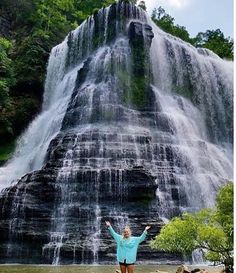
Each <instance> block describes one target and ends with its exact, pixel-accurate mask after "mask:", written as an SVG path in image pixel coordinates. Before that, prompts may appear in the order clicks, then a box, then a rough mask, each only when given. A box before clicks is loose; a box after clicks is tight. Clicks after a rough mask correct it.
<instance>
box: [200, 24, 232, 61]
mask: <svg viewBox="0 0 236 273" xmlns="http://www.w3.org/2000/svg"><path fill="white" fill-rule="evenodd" d="M195 40H196V41H195V46H197V47H204V48H208V49H210V50H212V51H214V52H215V53H216V54H217V55H219V56H220V57H221V58H226V59H233V45H234V43H233V40H232V39H231V38H229V37H228V38H225V36H224V34H223V33H222V31H221V30H220V29H216V30H207V31H206V32H199V33H198V34H197V36H196V38H195Z"/></svg>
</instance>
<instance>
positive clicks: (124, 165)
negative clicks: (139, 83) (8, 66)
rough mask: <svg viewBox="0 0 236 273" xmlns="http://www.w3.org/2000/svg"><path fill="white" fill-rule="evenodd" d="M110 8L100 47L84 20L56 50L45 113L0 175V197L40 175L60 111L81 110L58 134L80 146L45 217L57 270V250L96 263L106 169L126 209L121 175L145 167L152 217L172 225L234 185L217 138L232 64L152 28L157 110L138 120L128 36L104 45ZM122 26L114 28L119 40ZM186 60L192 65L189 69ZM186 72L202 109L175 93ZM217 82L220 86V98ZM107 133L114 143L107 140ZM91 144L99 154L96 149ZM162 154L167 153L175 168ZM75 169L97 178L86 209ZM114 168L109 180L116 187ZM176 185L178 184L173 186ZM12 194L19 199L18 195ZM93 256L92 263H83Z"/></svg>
mask: <svg viewBox="0 0 236 273" xmlns="http://www.w3.org/2000/svg"><path fill="white" fill-rule="evenodd" d="M109 10H110V8H108V9H106V10H105V12H104V14H103V13H102V11H100V13H99V14H100V17H99V20H100V21H101V22H102V21H103V18H102V16H105V18H104V19H105V20H104V22H105V29H104V32H103V33H102V37H103V39H104V40H103V42H102V43H101V47H100V48H98V49H96V50H95V51H93V44H92V38H93V34H94V27H95V26H94V24H95V22H94V18H93V17H90V19H89V20H87V21H86V22H84V23H83V24H82V25H81V26H80V27H79V28H78V29H77V30H75V31H74V32H72V33H71V34H70V35H69V36H68V37H67V38H66V40H65V41H64V42H63V43H62V44H60V45H59V46H57V47H55V48H54V49H53V50H52V53H51V56H50V60H49V64H48V69H47V80H46V83H45V95H44V104H43V107H42V113H41V114H40V115H39V116H38V117H37V118H36V119H35V120H34V121H33V123H32V124H31V125H30V127H29V128H28V129H27V131H26V132H25V134H24V135H23V136H22V137H21V138H20V140H19V144H18V146H17V150H16V153H15V154H14V157H13V159H12V160H11V161H10V162H9V163H8V164H7V165H6V166H5V167H3V168H0V185H1V188H0V189H4V188H6V187H8V186H10V185H11V183H12V182H13V183H16V182H17V179H19V178H20V177H21V176H22V175H24V174H26V173H28V172H31V171H33V170H37V169H40V168H41V167H42V166H43V163H44V159H45V155H46V152H47V149H48V146H49V144H50V142H51V140H52V139H54V138H55V136H56V135H57V134H58V133H59V132H60V131H61V126H62V122H63V118H65V116H66V118H70V115H69V114H68V112H69V111H66V110H68V107H69V109H70V110H71V112H72V113H73V111H74V112H75V110H76V111H77V112H76V115H75V117H76V118H74V119H73V120H70V119H69V122H68V124H67V126H68V127H66V129H65V128H63V129H62V130H63V132H64V131H65V130H68V131H70V130H72V131H73V132H74V134H75V135H76V138H75V139H72V142H73V143H70V144H71V146H70V147H71V148H68V150H67V151H66V153H65V155H64V158H63V164H62V167H61V169H60V170H59V171H58V175H57V179H56V185H57V189H58V192H59V193H60V194H59V196H58V197H57V200H56V202H55V204H54V205H55V207H54V210H53V215H52V217H51V218H52V219H51V224H52V225H51V230H50V231H49V234H50V239H49V240H50V241H49V242H48V243H47V244H45V245H44V246H43V255H44V256H48V257H50V258H51V259H52V263H53V264H59V263H60V253H61V250H62V248H63V246H66V247H71V246H73V248H74V250H73V252H74V256H73V257H74V258H73V259H74V260H73V261H74V262H75V261H76V257H75V256H76V249H77V248H79V247H81V248H82V262H83V263H86V262H91V261H92V262H94V263H97V262H98V261H99V257H98V251H99V248H100V247H101V225H102V223H101V221H102V207H101V205H100V203H99V194H100V193H102V191H101V185H100V175H101V173H102V172H103V171H104V170H105V171H106V172H107V174H108V177H109V181H108V182H109V183H110V184H109V187H110V188H109V190H110V191H112V190H111V189H112V186H113V185H112V183H116V185H115V187H113V189H114V191H115V192H112V193H111V194H113V198H115V200H114V201H115V202H117V204H122V205H123V201H124V200H125V198H126V197H127V192H126V191H125V185H124V183H123V177H124V170H125V169H129V168H132V167H133V166H142V167H144V168H145V169H146V170H149V171H150V173H151V174H153V175H155V176H157V179H156V183H157V184H158V186H159V188H158V190H157V192H156V195H157V200H158V202H159V203H156V204H155V210H156V212H157V215H158V216H157V217H161V218H162V219H166V218H168V217H170V215H172V213H169V211H171V210H172V209H173V208H176V207H179V208H180V211H185V210H187V211H191V210H196V209H199V208H202V207H212V206H213V204H214V198H215V193H216V191H217V189H218V188H219V186H221V185H222V184H223V183H225V181H226V180H228V179H231V178H232V148H231V144H230V142H229V137H228V138H227V133H225V135H226V136H225V135H223V136H222V135H221V130H219V128H218V126H219V123H220V122H219V120H220V121H221V123H222V124H221V125H222V131H224V130H225V131H227V128H225V127H227V126H226V123H227V116H226V114H227V111H228V109H227V108H226V107H225V104H226V103H225V102H229V101H231V99H232V93H231V91H232V63H230V62H226V61H223V60H221V59H220V58H218V57H217V56H215V55H214V54H212V53H211V52H209V51H206V50H197V49H195V48H193V47H192V46H191V45H188V44H186V43H184V42H182V41H181V40H179V39H177V38H173V37H172V36H170V35H167V34H166V33H164V32H162V31H161V30H160V29H158V28H157V27H156V26H155V25H153V24H152V23H150V24H152V27H153V32H154V35H155V37H154V39H153V41H152V47H151V51H150V59H151V65H152V73H153V77H154V80H153V83H152V90H153V92H154V94H155V103H156V109H153V112H148V114H150V115H151V116H152V115H153V116H155V118H153V120H152V118H150V117H148V116H145V115H144V114H147V113H144V114H143V113H142V114H141V113H140V112H141V111H138V110H137V109H135V108H132V106H131V105H130V104H129V102H130V100H131V95H132V94H130V92H131V91H130V89H131V88H130V86H131V82H132V78H131V48H130V46H129V41H128V38H127V37H125V36H124V35H119V36H118V37H117V38H116V39H115V40H114V41H112V43H111V44H109V45H108V44H106V41H107V39H108V29H107V27H109V24H108V21H107V20H108V12H109ZM134 11H135V10H134V9H132V12H134ZM131 17H132V18H133V15H131ZM134 19H135V21H138V20H137V19H136V18H134ZM138 19H141V20H143V22H145V21H146V17H145V14H144V13H143V12H140V14H139V18H138ZM120 28H121V26H119V24H118V23H117V25H116V30H117V33H118V32H119V29H120ZM68 40H70V50H68V44H67V42H68ZM84 43H88V46H86V47H84ZM170 52H171V54H170ZM170 55H171V57H170ZM88 56H91V57H92V60H91V62H90V63H89V65H88V66H89V71H88V73H87V76H86V79H84V82H83V83H82V84H81V85H79V87H78V90H76V92H77V93H75V96H73V100H71V96H72V93H73V91H74V88H75V85H76V80H78V79H77V72H78V71H79V70H80V69H81V68H82V66H83V61H84V60H85V59H86V57H88ZM186 56H187V57H186ZM186 58H187V60H188V61H185V59H186ZM186 63H187V64H188V67H187V68H188V71H186ZM111 68H113V73H114V75H113V74H112V72H111V70H112V69H111ZM187 73H190V74H191V84H192V85H193V86H194V88H193V89H194V91H193V92H194V95H193V97H194V99H196V100H197V101H199V103H198V104H197V103H196V104H193V103H192V102H191V101H190V98H188V96H187V98H186V97H185V98H184V97H183V96H181V95H177V94H176V92H177V93H181V92H182V93H185V90H183V89H184V88H185V86H186V83H185V81H186V75H187ZM120 82H122V83H125V87H126V89H125V90H122V88H120V85H119V84H120ZM219 82H220V83H221V85H222V86H223V87H224V88H223V91H222V90H221V89H220V84H219ZM76 87H77V86H76ZM175 87H178V90H175ZM122 91H126V93H125V95H126V96H127V97H126V99H127V101H128V103H123V101H122V99H121V97H122V96H123V95H124V93H122ZM187 91H188V92H190V91H189V90H187ZM73 95H74V94H73ZM96 99H97V101H96ZM231 103H232V102H231ZM196 105H197V106H196ZM73 107H74V108H75V109H74V108H73ZM217 113H220V117H219V120H216V118H215V116H216V114H217ZM230 114H231V113H230ZM206 121H207V122H208V123H206ZM209 130H210V133H209ZM94 133H97V138H96V140H94V139H93V134H94ZM112 134H114V135H115V137H116V138H115V140H111V141H110V142H109V141H107V139H109V137H111V136H112ZM83 137H86V138H87V139H86V141H83V140H82V138H83ZM113 137H114V136H113ZM222 138H223V140H222ZM142 139H146V140H147V139H149V141H146V140H145V141H142ZM97 146H99V149H96V147H97ZM168 151H171V152H172V154H173V155H172V156H171V160H170V155H169V154H168ZM84 154H86V155H87V156H85V155H84ZM130 155H131V156H130ZM81 159H82V160H84V161H83V163H81V162H80V160H81ZM172 161H173V162H172ZM84 162H85V163H84ZM171 163H172V165H171ZM81 170H82V171H83V172H84V173H83V174H86V172H87V171H88V170H89V171H93V172H94V174H95V179H94V181H93V180H92V175H91V178H90V179H91V181H92V183H94V184H95V185H94V188H95V190H94V192H92V193H91V191H90V189H91V190H93V189H94V188H93V184H92V183H90V182H91V181H90V180H89V179H88V181H86V183H84V181H82V182H83V183H84V184H83V187H84V189H81V188H80V190H81V191H84V194H85V195H86V194H87V196H86V198H87V199H88V201H86V202H87V203H86V202H84V203H83V201H81V200H80V199H79V198H80V196H79V193H80V192H79V191H78V185H80V183H79V182H81V181H79V180H78V181H77V180H76V179H77V177H76V175H77V174H78V173H79V171H81ZM112 170H113V174H115V175H114V177H115V178H113V181H112ZM93 178H94V177H93ZM173 180H174V182H175V183H176V184H175V185H172V184H171V183H170V181H173ZM75 182H76V183H75ZM82 182H81V183H82ZM173 190H177V192H178V194H179V203H178V204H176V200H174V198H173ZM17 194H18V193H17V191H16V197H17ZM90 195H92V197H91V196H90ZM87 199H86V200H87ZM184 199H187V200H184ZM78 200H79V201H78ZM157 204H159V205H157ZM186 204H187V205H186ZM17 206H18V205H17ZM13 209H14V208H13ZM73 209H80V210H79V215H78V219H81V218H82V217H84V218H83V221H84V223H85V225H86V228H85V229H86V231H85V232H84V230H81V229H82V228H83V227H80V226H79V224H80V223H79V221H78V220H77V222H76V223H75V224H74V222H73V223H71V222H70V221H71V219H72V218H70V213H71V211H73ZM16 211H18V208H17V210H16ZM108 211H109V213H108V215H106V216H108V217H110V218H112V219H113V221H114V223H115V226H116V228H117V229H118V230H121V229H122V228H123V227H124V226H125V225H126V224H130V222H131V221H133V220H132V219H129V215H128V213H127V211H126V208H125V206H123V207H121V206H120V207H119V206H118V207H110V208H109V210H108ZM85 213H86V216H84V214H85ZM74 218H75V217H74ZM74 218H73V221H75V220H74ZM84 219H85V220H84ZM14 228H17V225H16V227H14ZM83 232H84V233H83ZM80 233H81V234H83V239H81V238H80ZM91 253H92V258H91V257H88V256H89V255H90V254H91Z"/></svg>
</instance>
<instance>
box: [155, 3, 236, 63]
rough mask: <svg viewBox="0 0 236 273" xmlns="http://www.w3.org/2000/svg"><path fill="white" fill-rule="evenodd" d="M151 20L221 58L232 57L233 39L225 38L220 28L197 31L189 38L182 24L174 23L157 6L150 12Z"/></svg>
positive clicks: (171, 18) (165, 29)
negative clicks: (195, 34) (194, 35)
mask: <svg viewBox="0 0 236 273" xmlns="http://www.w3.org/2000/svg"><path fill="white" fill-rule="evenodd" d="M152 20H153V21H154V22H155V23H156V24H157V25H158V26H159V27H160V28H161V29H163V30H164V31H166V32H168V33H170V34H172V35H174V36H176V37H179V38H180V39H182V40H184V41H186V42H188V43H190V44H192V45H194V46H196V47H204V48H208V49H210V50H212V51H213V52H215V53H216V54H217V55H219V56H220V57H221V58H226V59H233V40H232V39H231V38H230V37H228V38H225V37H224V34H223V33H222V32H221V30H220V29H216V30H207V31H206V32H199V33H198V34H197V36H196V37H194V38H191V37H190V35H189V33H188V31H187V30H186V28H185V27H184V26H180V25H178V24H177V25H175V23H174V21H175V19H174V18H173V17H171V16H170V15H169V14H167V13H166V11H165V10H164V9H163V8H162V7H159V8H158V9H154V10H153V12H152Z"/></svg>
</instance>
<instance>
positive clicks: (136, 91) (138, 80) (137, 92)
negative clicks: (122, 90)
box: [131, 77, 146, 108]
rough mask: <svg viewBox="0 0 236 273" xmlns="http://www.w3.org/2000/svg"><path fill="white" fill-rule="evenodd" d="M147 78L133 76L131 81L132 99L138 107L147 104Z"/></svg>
mask: <svg viewBox="0 0 236 273" xmlns="http://www.w3.org/2000/svg"><path fill="white" fill-rule="evenodd" d="M145 91H146V80H145V78H144V77H133V79H132V83H131V101H132V103H133V104H134V105H136V106H137V107H138V108H142V107H144V106H145V104H146V92H145Z"/></svg>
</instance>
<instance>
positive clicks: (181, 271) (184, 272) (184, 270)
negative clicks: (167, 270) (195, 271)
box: [176, 265, 191, 273]
mask: <svg viewBox="0 0 236 273" xmlns="http://www.w3.org/2000/svg"><path fill="white" fill-rule="evenodd" d="M190 272H191V271H190V270H189V268H188V267H187V266H186V265H181V266H179V267H178V268H177V270H176V273H190Z"/></svg>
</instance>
